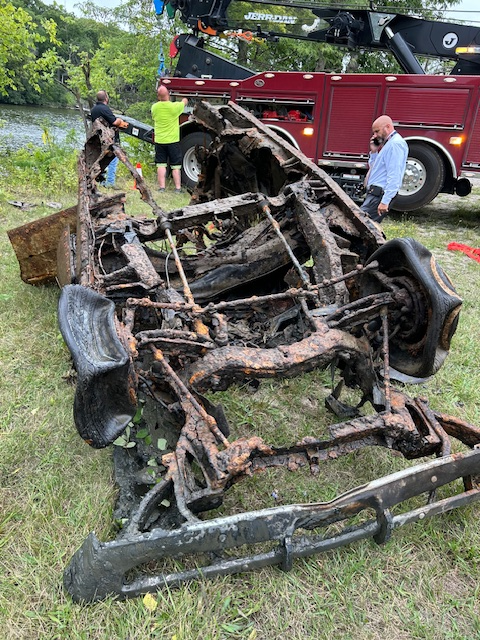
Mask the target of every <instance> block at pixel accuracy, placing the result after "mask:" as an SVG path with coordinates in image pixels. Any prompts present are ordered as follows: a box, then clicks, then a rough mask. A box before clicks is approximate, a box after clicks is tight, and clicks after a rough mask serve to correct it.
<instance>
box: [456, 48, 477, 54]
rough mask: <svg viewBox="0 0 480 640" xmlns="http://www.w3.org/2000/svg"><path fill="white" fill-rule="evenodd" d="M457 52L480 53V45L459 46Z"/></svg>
mask: <svg viewBox="0 0 480 640" xmlns="http://www.w3.org/2000/svg"><path fill="white" fill-rule="evenodd" d="M455 53H480V47H457V48H456V49H455Z"/></svg>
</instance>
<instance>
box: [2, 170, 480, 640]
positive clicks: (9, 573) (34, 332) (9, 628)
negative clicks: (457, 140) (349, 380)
mask: <svg viewBox="0 0 480 640" xmlns="http://www.w3.org/2000/svg"><path fill="white" fill-rule="evenodd" d="M125 180H126V179H125ZM124 186H125V188H126V189H127V191H128V194H127V199H128V200H129V201H132V202H133V201H137V202H138V201H139V196H138V193H137V192H135V191H132V190H131V189H130V186H131V185H129V184H127V183H125V184H124ZM6 188H7V187H5V185H3V189H6ZM162 198H165V200H164V201H162ZM75 199H76V195H75V192H73V193H71V194H70V195H65V194H60V195H59V194H58V193H52V194H45V193H40V192H33V191H32V190H31V189H30V188H29V187H28V185H26V186H23V187H21V188H18V189H16V190H15V191H13V190H11V191H10V192H8V191H5V190H4V191H0V227H1V233H0V323H1V329H2V330H1V333H0V376H1V377H0V406H1V408H2V410H1V413H0V547H1V551H2V553H1V556H0V638H2V639H5V640H11V639H17V638H18V639H20V638H21V639H23V640H36V639H42V640H43V639H46V640H54V639H65V640H80V639H82V640H94V639H108V640H147V639H150V638H152V639H153V638H155V639H157V638H158V639H165V640H173V639H174V638H175V640H197V639H202V640H223V639H231V638H238V639H244V640H247V639H248V640H253V639H259V640H260V639H261V640H277V639H278V640H280V639H282V640H283V639H288V640H297V639H298V640H300V639H306V638H312V639H315V640H320V639H323V638H325V639H329V640H330V639H331V638H339V639H342V640H343V639H345V640H347V639H352V640H353V639H355V640H377V639H378V640H386V639H388V640H407V639H408V640H410V639H417V638H418V639H422V640H423V639H426V640H438V639H439V638H441V639H442V640H446V639H465V640H471V639H473V638H478V637H480V604H479V597H478V596H479V590H480V553H479V549H480V530H479V526H478V520H479V515H480V506H479V505H473V506H469V507H467V508H464V509H462V510H458V511H455V512H452V513H449V514H446V515H443V516H438V517H436V518H432V519H431V520H427V521H425V522H423V523H419V524H415V525H413V524H412V525H408V526H405V527H403V528H401V529H400V530H398V531H395V532H394V534H393V536H392V539H391V540H390V541H389V542H388V543H387V544H386V545H384V546H381V547H379V546H377V545H376V544H375V543H374V542H373V541H372V540H367V541H362V542H358V543H355V544H353V545H351V546H349V547H344V548H341V549H338V550H335V551H330V552H328V553H325V554H323V555H318V556H314V557H311V558H306V559H303V560H296V561H295V562H294V565H293V569H292V571H291V572H289V573H283V572H282V571H280V570H279V569H278V568H273V567H272V568H265V569H262V570H260V571H257V572H253V573H250V574H245V575H237V576H232V577H227V578H218V579H214V580H211V581H205V582H196V583H192V584H189V585H186V586H183V587H181V588H179V589H175V590H171V591H169V590H167V591H162V592H159V593H155V594H153V598H151V599H150V600H149V599H146V600H144V599H143V598H137V599H133V600H130V601H127V602H118V601H115V600H107V601H105V602H101V603H97V604H94V605H84V606H80V605H77V604H74V603H72V601H71V599H70V597H69V596H68V594H66V593H65V592H64V590H63V587H62V573H63V570H64V568H65V566H66V565H67V564H68V562H69V560H70V557H71V555H72V554H73V553H74V551H75V550H76V549H77V548H78V547H79V546H80V545H81V543H82V542H83V540H84V538H85V537H86V536H87V534H88V533H89V532H90V531H92V530H94V531H95V532H96V534H97V536H98V537H99V538H100V539H101V540H107V539H110V538H111V537H112V529H111V527H112V525H111V514H112V509H113V504H114V498H115V488H114V484H113V480H112V461H111V455H112V451H111V449H108V450H104V451H95V450H93V449H91V448H90V447H88V445H86V444H85V443H84V442H83V440H81V438H80V437H79V436H78V434H77V432H76V429H75V427H74V425H73V419H72V403H73V395H74V388H73V386H72V384H71V383H70V382H69V372H70V360H69V353H68V351H67V348H66V347H65V345H64V343H63V340H62V338H61V335H60V332H59V329H58V326H57V318H56V304H57V300H58V295H59V291H58V289H56V288H55V287H48V288H46V287H39V288H35V287H31V286H28V285H26V284H24V283H23V282H22V281H21V280H20V277H19V269H18V263H17V261H16V258H15V256H14V253H13V250H12V248H11V246H10V243H9V241H8V237H7V235H6V233H5V232H6V231H7V230H8V229H11V228H13V227H16V226H18V225H20V224H23V223H25V222H27V221H30V220H34V219H36V218H38V217H40V216H42V215H49V214H50V213H52V212H53V211H54V209H51V208H49V207H48V206H47V205H46V204H45V203H46V202H48V201H49V200H54V201H57V202H61V203H62V207H67V206H69V205H71V204H74V202H75ZM8 200H24V201H28V202H32V203H36V204H37V206H36V207H35V208H32V209H30V210H27V211H22V210H21V209H19V208H16V207H14V206H12V205H11V204H8ZM158 201H159V203H160V204H161V205H162V206H164V207H165V208H166V209H171V208H177V207H179V206H182V205H183V204H184V203H186V201H187V196H174V195H169V194H166V195H162V196H160V195H159V197H158ZM42 203H43V204H42ZM128 207H129V209H128V210H129V211H130V212H132V211H133V209H132V204H131V203H130V202H129V203H128ZM145 213H146V211H145ZM384 230H385V233H386V235H387V237H388V238H393V237H399V236H412V237H414V238H417V239H418V240H420V241H421V242H423V244H425V245H426V246H427V247H428V248H429V249H430V250H431V251H432V252H433V253H434V254H435V256H436V257H437V258H438V260H439V262H440V264H441V265H442V267H443V268H444V270H445V271H446V272H447V273H448V274H449V275H450V277H451V278H452V280H453V282H454V283H455V285H456V288H457V290H458V292H459V293H460V295H461V296H462V297H463V299H464V306H463V311H462V314H461V317H460V324H459V328H458V331H457V333H456V335H455V338H454V340H453V346H452V352H451V354H450V356H449V358H448V359H447V362H446V364H445V366H444V367H443V368H442V369H441V370H440V372H439V373H438V374H437V375H436V376H435V377H434V378H433V379H432V380H431V381H429V382H428V383H427V384H424V385H422V386H421V387H420V388H417V387H412V388H410V390H409V392H410V393H411V395H418V394H420V395H424V396H426V397H428V398H429V400H430V404H431V406H432V407H433V408H435V409H438V410H441V411H443V412H445V413H451V414H453V415H456V416H459V417H461V418H464V419H466V420H468V421H470V422H472V423H473V424H476V425H480V367H479V362H480V341H479V334H480V300H479V295H478V289H479V286H478V285H479V281H480V264H479V263H477V262H475V261H474V260H472V259H470V258H468V257H467V256H466V255H464V254H463V253H461V252H457V251H454V252H451V251H448V250H447V245H448V243H449V242H452V241H455V242H460V243H464V244H467V245H470V246H473V247H479V246H480V191H478V192H477V193H476V194H474V195H473V196H470V197H468V198H465V199H463V200H461V199H459V198H454V197H447V196H440V197H439V198H437V200H436V201H435V202H434V203H433V204H431V205H429V206H428V207H426V208H425V209H424V210H423V211H422V212H420V213H418V214H416V215H409V216H401V215H399V214H398V215H392V216H391V217H390V218H389V219H388V220H387V221H386V222H385V223H384ZM326 394H327V377H326V375H325V374H324V373H322V372H314V373H311V374H308V375H306V376H303V377H301V378H298V379H295V380H288V381H279V382H265V383H262V385H261V386H260V388H259V390H258V391H257V392H256V393H252V392H251V391H250V390H249V389H247V388H240V387H238V388H234V389H232V390H231V391H230V392H228V393H223V394H221V400H222V402H223V403H224V405H225V407H226V410H227V414H228V415H229V417H230V420H231V422H232V424H233V426H234V433H233V434H232V435H233V436H234V437H236V436H237V435H238V434H239V433H247V432H250V431H251V430H252V429H253V431H254V433H256V434H258V435H260V436H262V437H263V438H264V439H265V440H266V441H267V442H271V443H276V444H281V443H283V442H293V441H295V440H296V439H297V437H298V436H299V435H300V436H302V435H306V434H307V433H309V434H316V433H319V430H321V429H322V428H323V427H324V426H325V425H326V424H328V423H329V421H330V420H331V417H330V416H329V415H327V413H326V411H325V408H324V405H323V400H324V397H325V395H326ZM237 429H238V430H237ZM329 465H330V466H329V469H328V470H327V471H326V476H325V478H324V477H323V476H322V475H321V476H320V478H321V479H318V478H317V479H316V480H314V481H312V479H311V478H309V477H303V476H301V475H300V476H299V477H298V478H297V476H296V474H289V473H288V472H285V473H278V472H277V473H276V474H273V473H272V474H265V476H262V477H258V478H254V479H252V481H247V482H246V483H245V484H243V483H240V485H239V486H238V487H237V488H235V493H234V494H232V495H233V498H232V500H233V501H234V502H236V503H237V504H238V505H239V506H240V507H241V508H244V509H247V508H250V507H251V505H252V503H255V505H256V503H258V504H259V505H260V504H262V505H263V506H273V504H274V498H273V497H272V494H273V493H274V494H275V496H276V500H277V502H276V504H283V503H287V504H288V503H290V502H291V501H292V500H297V501H307V500H312V501H313V500H319V499H326V498H331V497H333V496H334V495H335V494H337V493H341V492H343V491H345V490H347V489H349V488H351V487H354V486H356V485H359V484H361V483H363V482H366V481H368V480H370V479H373V478H375V477H377V476H378V475H379V474H380V475H381V474H385V473H388V472H390V471H392V470H393V469H394V468H395V469H396V468H401V467H403V466H405V461H404V460H403V458H399V457H398V456H392V454H391V452H388V451H383V450H381V451H379V450H377V449H376V450H364V451H360V452H357V453H355V454H351V455H350V456H347V457H345V458H343V459H339V460H337V461H335V462H331V463H329ZM296 479H297V480H296Z"/></svg>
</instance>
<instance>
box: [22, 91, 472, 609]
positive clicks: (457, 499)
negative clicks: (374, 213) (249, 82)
mask: <svg viewBox="0 0 480 640" xmlns="http://www.w3.org/2000/svg"><path fill="white" fill-rule="evenodd" d="M195 118H196V119H197V121H198V122H199V123H200V124H202V125H203V126H204V127H205V129H206V130H208V132H209V134H210V135H211V136H212V137H213V138H214V142H213V145H212V147H211V148H209V149H207V150H205V149H204V150H203V151H202V150H199V153H202V155H203V159H202V160H203V173H202V176H201V179H200V181H199V184H198V187H197V189H196V191H195V193H194V194H193V196H192V200H191V203H190V204H189V205H188V206H186V207H183V208H182V209H179V210H175V211H170V212H165V211H163V210H162V209H161V208H160V207H159V205H158V204H157V203H156V201H155V199H154V198H153V197H152V194H151V193H150V191H149V189H148V188H147V186H146V183H145V181H144V179H143V177H142V176H141V175H139V174H138V172H137V171H136V169H135V168H134V167H133V166H132V165H131V163H130V162H129V160H128V158H127V157H126V155H125V153H124V151H123V150H122V149H121V147H119V146H118V145H116V144H115V143H114V141H113V137H112V134H111V131H110V130H109V129H108V128H106V127H104V126H103V124H102V123H101V122H96V123H95V126H94V128H93V131H92V134H91V136H90V137H89V139H88V140H87V143H86V145H85V149H84V151H83V153H82V154H81V156H80V158H79V169H78V173H79V200H78V207H77V211H76V220H75V222H76V224H75V230H74V231H73V224H72V220H71V218H70V217H69V218H68V225H65V224H63V219H64V218H65V216H66V215H67V214H66V213H65V212H61V214H56V215H57V219H55V220H54V221H51V222H49V221H48V219H47V220H46V222H45V223H44V224H45V225H46V226H45V227H43V225H42V224H41V223H34V224H33V225H26V227H24V228H21V229H19V230H13V231H12V232H10V238H11V241H12V244H13V245H14V247H15V249H16V251H17V255H18V258H19V261H20V264H21V272H22V277H24V279H25V280H26V281H28V282H32V283H38V282H41V281H42V280H45V281H46V280H49V279H52V278H56V279H57V281H58V282H59V283H60V285H61V286H62V292H61V296H60V304H59V322H60V328H61V331H62V333H63V336H64V338H65V341H66V343H67V345H68V347H69V349H70V351H71V354H72V357H73V361H74V365H75V368H76V370H77V377H78V383H77V390H76V397H75V406H74V417H75V423H76V426H77V428H78V431H79V433H80V435H81V436H82V437H83V438H84V439H85V440H86V441H87V442H89V443H90V444H92V445H93V446H95V447H104V446H107V445H109V444H111V443H112V442H114V441H115V440H116V439H118V438H123V443H124V444H125V443H128V444H129V445H131V446H125V447H123V448H122V447H115V456H114V458H115V462H116V479H117V482H118V484H119V487H120V495H119V502H118V505H117V510H116V516H117V517H118V518H120V519H122V520H123V521H124V527H123V529H122V531H121V532H120V533H119V535H118V538H117V539H116V540H113V541H111V542H106V543H101V542H99V541H98V540H97V538H96V537H95V536H94V535H93V534H91V535H90V536H89V537H88V538H87V539H86V540H85V542H84V544H83V545H82V547H81V548H80V549H79V550H78V552H77V553H76V554H75V556H74V558H73V559H72V562H71V563H70V565H69V567H68V568H67V570H66V572H65V585H66V588H67V589H68V591H69V592H70V593H71V594H72V596H73V597H74V598H75V599H76V600H85V601H91V600H95V599H99V598H103V597H106V596H107V595H109V594H112V593H114V594H117V595H119V596H122V597H128V596H132V595H137V594H139V593H143V592H146V591H148V590H151V589H154V588H159V587H161V586H163V585H173V584H179V583H181V582H183V581H185V580H189V579H193V578H199V577H201V576H203V577H208V576H213V575H222V574H227V573H234V572H238V571H246V570H250V569H253V568H255V567H259V566H264V565H266V564H279V565H281V566H282V567H283V568H284V569H288V568H290V566H291V562H292V560H293V558H295V557H298V556H303V555H307V554H309V553H316V552H318V551H322V550H326V549H330V548H333V547H335V546H339V545H341V544H346V543H347V542H352V541H354V540H357V539H360V538H362V537H367V536H368V537H374V539H375V540H376V541H377V542H383V541H385V540H387V539H388V537H389V535H390V533H391V531H392V530H393V529H394V528H395V527H398V526H400V525H401V524H405V523H407V522H411V521H415V520H417V519H422V518H424V517H427V516H430V515H434V514H435V513H439V512H443V511H446V510H449V509H453V508H455V507H458V506H461V505H462V504H465V503H467V502H470V501H473V500H476V499H477V498H478V495H479V494H478V490H477V488H476V485H475V482H474V481H473V479H472V477H473V476H474V475H475V474H477V473H478V472H479V471H480V452H479V451H478V450H477V449H476V448H475V445H476V444H477V443H478V442H480V430H479V429H478V428H476V427H475V426H473V425H469V424H467V423H465V422H463V421H461V420H458V419H456V418H453V417H451V416H446V415H443V414H440V413H438V412H434V411H432V410H431V409H429V407H428V404H427V402H426V400H424V399H418V398H417V399H412V398H409V397H408V396H407V395H405V394H403V393H401V392H400V391H399V390H398V389H396V388H395V387H394V386H393V385H392V382H391V378H392V377H400V378H401V377H402V376H416V377H419V376H420V377H425V376H429V375H432V374H434V373H435V372H436V371H437V370H438V368H439V367H440V366H441V364H442V362H443V360H444V358H445V357H446V355H447V353H448V350H449V346H450V339H451V337H452V335H453V333H454V331H455V328H456V323H457V320H458V314H459V310H460V306H461V300H460V298H459V297H458V295H457V294H456V292H455V290H454V287H453V285H452V284H451V282H450V281H449V279H448V278H447V276H446V275H445V274H444V273H443V271H442V269H441V268H440V266H439V265H438V264H437V263H436V261H435V259H434V258H433V256H432V255H431V254H430V252H429V251H428V250H427V249H426V248H425V247H423V246H422V245H420V244H419V243H418V242H416V241H415V240H412V239H397V240H393V241H390V242H388V243H386V242H385V238H384V236H383V234H382V232H381V230H380V228H379V227H378V226H377V225H376V224H374V223H373V222H372V221H371V220H370V219H369V218H368V217H367V216H365V215H364V214H363V212H362V211H361V210H360V209H359V208H358V207H357V206H356V205H354V204H353V202H352V201H351V200H350V199H349V198H348V197H347V196H346V195H345V194H344V193H343V192H342V191H341V190H340V188H339V187H338V186H337V185H336V183H334V182H333V181H331V180H330V179H329V178H328V176H327V175H326V174H324V173H323V172H322V171H321V170H320V169H319V168H318V167H317V166H315V165H314V164H313V163H311V162H310V161H309V160H308V159H307V158H305V157H304V156H303V155H302V154H301V153H299V152H298V151H297V150H295V149H294V148H292V147H291V146H289V145H288V144H287V143H286V142H285V141H283V140H282V139H281V138H279V137H278V136H277V135H276V134H275V133H273V132H271V131H270V130H269V129H268V128H266V127H264V126H263V125H262V124H261V123H260V122H258V121H257V120H255V119H254V118H252V117H251V116H250V115H249V114H248V113H247V112H245V111H243V110H242V109H240V108H239V107H237V106H235V105H232V104H229V105H225V106H222V107H212V106H211V105H208V104H206V103H200V104H199V105H198V106H197V107H196V111H195ZM114 155H116V156H117V157H119V159H120V160H121V161H122V162H124V164H125V165H126V166H127V167H128V168H129V170H130V171H131V173H132V176H134V178H135V180H136V184H137V188H138V189H139V191H140V194H141V197H142V199H143V200H144V201H145V202H146V203H148V204H149V205H150V207H151V211H152V215H151V216H150V217H138V216H134V215H132V216H129V215H127V214H126V213H125V211H124V199H123V198H122V196H116V197H113V198H107V197H104V196H102V195H101V194H100V193H99V190H98V188H97V180H98V179H99V176H100V175H101V173H102V171H103V170H104V169H105V167H106V166H107V164H108V162H109V160H110V159H111V158H112V157H113V156H114ZM69 215H70V214H69ZM58 219H60V220H61V221H62V222H61V223H60V222H58ZM49 227H55V229H57V232H56V233H55V234H52V233H50V234H48V232H47V234H45V233H44V231H43V229H44V228H45V229H48V228H49ZM42 233H44V235H43V236H42ZM42 243H43V246H42ZM55 243H56V244H57V248H55V247H53V245H54V244H55ZM26 247H27V248H26ZM32 248H33V250H32ZM54 249H55V251H54ZM42 253H43V254H47V253H48V254H49V256H50V257H49V263H48V268H45V265H44V264H43V263H40V262H39V261H38V260H37V256H38V255H39V254H42ZM53 255H55V258H52V256H53ZM39 265H40V266H39ZM329 365H331V366H332V370H333V369H335V370H336V372H337V373H336V375H337V377H338V380H339V381H338V384H337V383H336V382H333V380H332V392H331V394H330V395H329V397H328V398H327V399H326V402H327V406H328V407H329V408H330V409H331V410H332V411H333V412H335V413H336V414H337V416H339V417H340V419H341V420H342V421H341V422H340V423H339V424H334V425H332V426H331V427H330V430H329V435H328V436H327V437H325V436H320V435H318V434H315V433H312V434H311V435H310V436H308V437H305V438H303V439H302V440H300V441H298V442H293V443H292V444H291V446H281V447H280V446H277V445H275V444H274V443H269V442H265V441H264V439H263V438H262V437H261V434H253V433H252V434H249V435H248V436H247V437H235V435H234V429H233V428H231V427H230V425H229V424H228V421H227V419H226V417H225V414H224V412H223V409H222V407H221V406H220V405H215V404H214V403H213V402H212V397H211V396H210V395H209V396H208V397H207V396H206V395H205V394H206V393H207V392H210V393H211V392H214V391H217V390H225V389H228V388H229V386H230V385H232V384H234V383H237V382H245V383H249V384H258V381H259V380H260V379H261V378H270V379H274V378H279V377H291V376H295V375H298V374H301V373H303V372H307V371H311V370H312V369H315V368H318V367H327V366H329ZM345 386H346V387H350V388H352V389H356V390H358V392H359V396H360V399H359V401H358V403H357V404H356V406H348V405H346V404H345V403H344V402H343V401H342V400H341V399H340V398H341V390H342V388H343V387H345ZM367 403H369V404H370V405H371V407H373V409H374V411H373V412H370V414H369V413H365V412H364V413H363V414H362V413H361V408H362V407H363V406H364V405H366V404H367ZM231 431H232V434H231V433H230V432H231ZM126 432H127V433H128V437H129V438H130V440H129V441H128V438H127V437H126V435H125V433H126ZM451 438H456V439H457V440H458V441H459V442H460V443H461V444H462V445H463V448H464V452H463V453H456V454H452V452H451ZM160 442H163V443H164V445H165V446H160V445H159V443H160ZM365 446H381V447H385V448H387V449H392V450H396V451H399V452H401V454H403V456H404V457H405V458H406V459H416V458H420V457H424V456H436V458H437V459H434V460H432V461H430V462H424V463H422V464H420V465H418V466H416V467H411V468H408V469H405V470H404V471H403V472H399V473H396V474H392V475H391V476H386V477H384V478H380V479H379V480H376V481H373V482H371V483H369V484H367V485H365V486H362V487H360V488H358V489H356V490H352V491H350V492H348V493H347V494H344V495H343V496H340V497H338V498H336V499H335V500H333V501H331V502H329V503H311V504H304V505H298V504H297V505H287V506H284V507H276V508H272V509H263V510H259V511H251V512H247V513H242V514H234V515H226V516H220V515H217V516H215V512H213V518H211V515H210V516H207V513H208V512H211V511H214V510H215V509H217V508H218V507H220V505H221V504H222V502H223V500H224V497H225V494H226V492H227V491H228V490H229V489H230V488H231V487H232V486H233V485H234V484H237V483H238V482H239V481H240V480H242V479H244V478H247V477H249V476H251V475H252V474H254V473H257V472H261V471H264V470H266V469H268V468H286V469H289V470H291V471H294V470H297V469H301V468H310V470H311V471H312V473H313V474H320V472H321V470H322V468H323V465H324V463H325V462H327V461H329V460H334V459H336V458H338V457H339V456H341V455H345V454H348V453H350V452H352V451H354V450H356V449H359V448H361V447H365ZM469 449H472V450H469ZM456 478H463V479H464V490H460V491H459V492H458V493H457V495H453V496H450V497H447V498H443V499H442V500H437V499H436V498H435V490H436V489H437V487H440V486H442V485H444V484H448V483H450V482H452V481H453V480H455V479H456ZM425 491H428V492H429V494H430V499H429V502H428V504H427V505H423V506H421V507H418V508H415V509H410V510H408V509H407V510H406V511H404V512H403V513H400V514H398V513H397V514H396V515H392V513H391V509H392V507H394V506H395V505H397V504H400V503H402V502H403V501H405V500H407V499H410V498H411V497H413V496H419V495H420V494H422V493H423V492H425ZM364 512H365V513H369V514H370V516H369V519H366V520H365V519H364V520H363V521H361V522H360V523H358V522H357V521H354V522H353V524H352V521H351V519H352V518H356V517H357V516H358V515H359V514H361V513H364ZM344 521H346V522H347V524H348V526H345V527H344V529H340V530H337V532H336V533H335V534H333V535H332V534H331V533H329V532H327V531H326V530H327V529H328V528H329V527H330V526H332V525H335V526H339V525H340V523H342V522H344ZM322 531H323V533H322ZM266 542H269V543H270V544H272V543H275V545H274V546H273V547H272V548H270V550H259V549H258V545H261V544H263V543H266ZM245 548H247V550H246V551H245ZM185 554H192V556H193V562H194V565H195V566H194V568H191V569H185V570H178V569H175V570H172V568H171V567H170V566H169V565H168V559H169V558H172V557H173V558H175V557H179V556H182V557H183V556H184V555H185ZM225 554H226V555H225ZM152 561H157V563H158V564H157V566H156V567H155V568H154V569H152V564H151V563H152ZM164 561H166V562H167V565H163V564H162V563H163V562H164ZM147 565H148V567H147ZM199 565H200V566H199ZM133 570H135V575H133V574H132V572H133Z"/></svg>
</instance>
